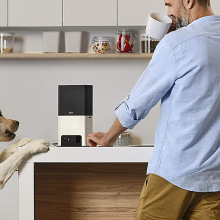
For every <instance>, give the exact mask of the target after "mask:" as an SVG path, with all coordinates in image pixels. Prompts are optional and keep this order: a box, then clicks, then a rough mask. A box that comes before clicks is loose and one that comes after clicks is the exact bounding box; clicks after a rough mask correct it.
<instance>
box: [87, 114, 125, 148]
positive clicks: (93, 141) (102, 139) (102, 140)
mask: <svg viewBox="0 0 220 220" xmlns="http://www.w3.org/2000/svg"><path fill="white" fill-rule="evenodd" d="M126 130H127V128H125V127H123V126H122V125H121V123H120V121H119V120H118V118H116V119H115V121H114V123H113V125H112V126H111V128H110V129H109V131H108V132H106V133H102V132H97V133H93V134H90V135H89V136H88V137H87V143H88V144H89V146H90V147H96V146H97V144H99V145H101V146H105V147H106V146H108V147H112V146H113V145H114V143H115V141H116V140H117V138H118V136H119V135H120V134H121V133H122V132H124V131H126Z"/></svg>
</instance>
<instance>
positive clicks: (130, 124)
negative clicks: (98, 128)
mask: <svg viewBox="0 0 220 220" xmlns="http://www.w3.org/2000/svg"><path fill="white" fill-rule="evenodd" d="M128 98H129V97H127V98H126V99H125V100H123V101H122V102H121V103H119V104H118V105H117V106H116V108H115V114H116V116H117V118H118V120H119V121H120V123H121V125H122V126H123V127H125V128H129V129H133V128H134V127H135V125H136V124H137V123H138V122H139V121H140V120H134V119H133V118H132V115H131V113H130V112H129V107H128V105H127V103H126V100H128Z"/></svg>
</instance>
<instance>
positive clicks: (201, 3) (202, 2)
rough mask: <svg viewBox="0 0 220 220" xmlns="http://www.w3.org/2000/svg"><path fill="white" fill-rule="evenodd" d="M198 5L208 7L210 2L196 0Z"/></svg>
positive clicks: (208, 0)
mask: <svg viewBox="0 0 220 220" xmlns="http://www.w3.org/2000/svg"><path fill="white" fill-rule="evenodd" d="M198 3H199V4H200V5H202V6H210V0H198Z"/></svg>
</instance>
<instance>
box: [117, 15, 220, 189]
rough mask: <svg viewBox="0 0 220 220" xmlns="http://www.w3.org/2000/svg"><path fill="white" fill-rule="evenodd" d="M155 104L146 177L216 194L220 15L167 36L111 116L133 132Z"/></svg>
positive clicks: (219, 157)
mask: <svg viewBox="0 0 220 220" xmlns="http://www.w3.org/2000/svg"><path fill="white" fill-rule="evenodd" d="M160 100H161V115H160V119H159V122H158V125H157V129H156V133H155V144H154V153H153V155H152V158H151V160H150V162H149V165H148V170H147V173H154V174H156V175H159V176H161V177H163V178H165V179H166V180H167V181H169V182H171V183H172V184H174V185H176V186H178V187H180V188H182V189H186V190H189V191H195V192H213V191H220V16H207V17H202V18H200V19H198V20H196V21H194V22H193V23H191V24H189V25H188V26H187V27H184V28H181V29H179V30H177V31H174V32H171V33H170V34H167V35H166V36H165V37H164V38H163V39H162V40H161V42H160V43H159V44H158V46H157V48H156V50H155V53H154V55H153V57H152V59H151V61H150V63H149V65H148V67H147V68H146V70H145V71H144V73H143V74H142V76H141V77H140V79H139V80H138V82H137V83H136V85H135V86H134V88H133V89H132V91H131V93H130V95H129V96H128V97H127V98H126V99H125V100H123V101H122V103H121V104H120V105H118V106H117V107H116V109H115V113H116V115H117V117H118V119H119V121H120V122H121V124H122V126H124V127H126V128H130V129H132V128H134V126H135V125H136V124H137V123H138V122H139V121H140V120H142V119H144V118H145V117H146V116H147V115H148V113H149V111H150V110H151V109H152V108H153V107H154V106H155V105H156V104H157V103H158V102H159V101H160Z"/></svg>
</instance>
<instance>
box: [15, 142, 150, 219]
mask: <svg viewBox="0 0 220 220" xmlns="http://www.w3.org/2000/svg"><path fill="white" fill-rule="evenodd" d="M153 149H154V148H153V147H152V145H151V147H150V145H149V147H94V148H93V147H50V150H49V151H48V152H46V153H40V154H36V155H33V156H31V157H29V158H28V159H26V160H25V161H24V162H23V163H22V164H21V165H20V166H19V172H18V179H19V220H34V219H35V217H34V216H35V215H34V212H35V210H36V209H35V200H34V199H35V175H34V173H35V167H36V166H37V164H42V165H41V167H44V165H43V164H45V163H46V164H54V163H56V164H57V163H62V164H64V163H65V164H66V165H67V166H68V164H69V163H70V164H81V163H83V164H87V163H88V164H93V163H94V164H97V163H100V164H106V163H108V164H114V163H120V164H123V163H124V164H127V163H132V164H133V163H147V162H149V160H150V157H151V155H152V153H153ZM58 166H59V165H58ZM129 169H130V168H129ZM99 178H100V177H99ZM101 178H102V177H101Z"/></svg>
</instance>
